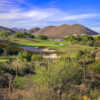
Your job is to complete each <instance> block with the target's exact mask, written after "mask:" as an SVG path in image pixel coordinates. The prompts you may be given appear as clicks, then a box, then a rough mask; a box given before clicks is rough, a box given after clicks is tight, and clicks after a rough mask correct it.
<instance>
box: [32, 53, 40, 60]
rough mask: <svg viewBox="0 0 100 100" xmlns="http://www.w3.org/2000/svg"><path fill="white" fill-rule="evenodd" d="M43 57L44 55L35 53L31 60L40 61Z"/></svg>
mask: <svg viewBox="0 0 100 100" xmlns="http://www.w3.org/2000/svg"><path fill="white" fill-rule="evenodd" d="M41 59H42V57H41V55H39V54H37V55H35V54H33V55H32V56H31V61H40V60H41Z"/></svg>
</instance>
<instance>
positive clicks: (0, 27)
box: [0, 26, 15, 33]
mask: <svg viewBox="0 0 100 100" xmlns="http://www.w3.org/2000/svg"><path fill="white" fill-rule="evenodd" d="M2 31H4V32H8V31H9V32H11V33H14V32H15V31H13V30H12V29H10V28H6V27H3V26H0V32H2Z"/></svg>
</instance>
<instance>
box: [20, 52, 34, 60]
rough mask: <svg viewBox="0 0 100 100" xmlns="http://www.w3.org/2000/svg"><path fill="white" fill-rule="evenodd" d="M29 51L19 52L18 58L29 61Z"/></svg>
mask: <svg viewBox="0 0 100 100" xmlns="http://www.w3.org/2000/svg"><path fill="white" fill-rule="evenodd" d="M31 56H32V55H31V53H30V52H28V51H24V52H19V54H18V59H19V60H21V61H31Z"/></svg>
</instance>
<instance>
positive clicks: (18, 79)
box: [14, 76, 29, 89]
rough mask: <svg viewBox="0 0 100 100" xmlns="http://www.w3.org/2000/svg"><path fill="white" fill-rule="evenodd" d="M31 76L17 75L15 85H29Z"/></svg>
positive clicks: (22, 87)
mask: <svg viewBox="0 0 100 100" xmlns="http://www.w3.org/2000/svg"><path fill="white" fill-rule="evenodd" d="M28 83H29V78H28V77H27V76H24V77H19V76H16V77H15V79H14V87H15V88H17V89H24V88H26V87H27V86H28Z"/></svg>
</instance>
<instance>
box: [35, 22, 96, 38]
mask: <svg viewBox="0 0 100 100" xmlns="http://www.w3.org/2000/svg"><path fill="white" fill-rule="evenodd" d="M34 34H35V35H40V34H42V35H47V36H48V37H49V38H57V39H63V38H64V37H66V36H67V35H70V34H77V35H78V34H88V35H96V34H98V33H97V32H95V31H93V30H91V29H89V28H87V27H85V26H83V25H80V24H73V25H67V24H63V25H60V26H48V27H46V28H42V29H40V30H39V31H38V32H35V33H34Z"/></svg>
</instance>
